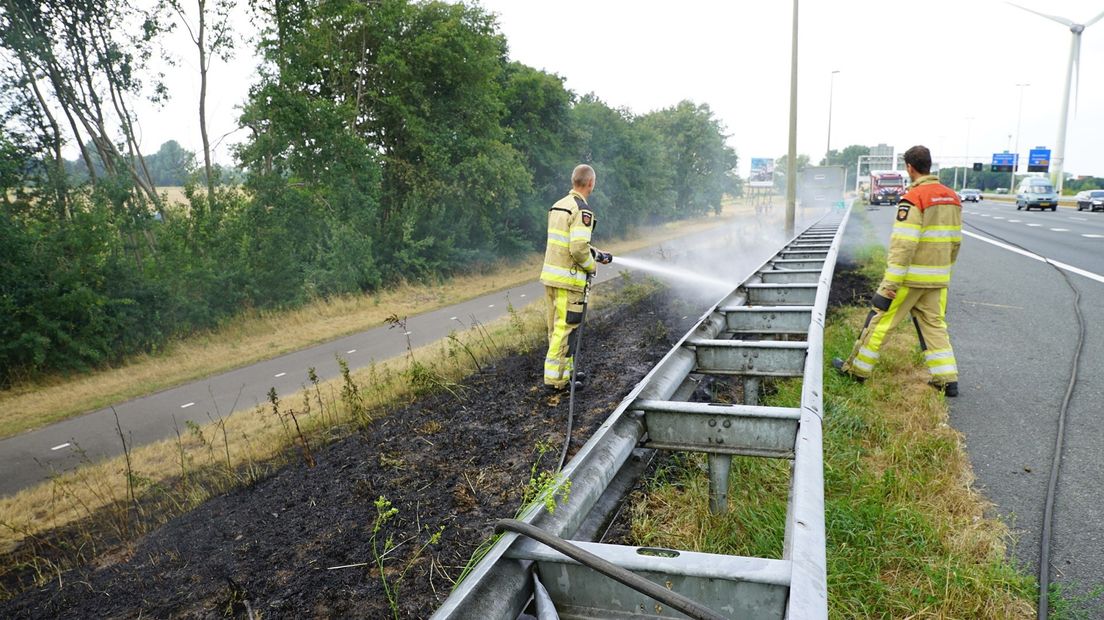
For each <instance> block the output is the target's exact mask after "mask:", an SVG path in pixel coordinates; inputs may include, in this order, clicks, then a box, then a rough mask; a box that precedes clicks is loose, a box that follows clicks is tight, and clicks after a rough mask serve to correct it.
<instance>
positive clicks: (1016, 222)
mask: <svg viewBox="0 0 1104 620" xmlns="http://www.w3.org/2000/svg"><path fill="white" fill-rule="evenodd" d="M1008 221H1009V222H1010V223H1012V224H1019V223H1020V222H1022V221H1023V220H1008Z"/></svg>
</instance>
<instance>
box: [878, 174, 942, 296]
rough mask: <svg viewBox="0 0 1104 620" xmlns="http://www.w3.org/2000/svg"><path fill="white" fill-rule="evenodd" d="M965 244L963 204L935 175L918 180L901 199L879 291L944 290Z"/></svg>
mask: <svg viewBox="0 0 1104 620" xmlns="http://www.w3.org/2000/svg"><path fill="white" fill-rule="evenodd" d="M961 244H962V203H961V202H959V200H958V195H957V194H955V193H954V191H953V190H951V189H950V188H948V187H947V186H945V185H942V184H941V183H939V179H938V178H937V177H935V176H933V175H926V176H922V177H920V178H919V179H916V182H914V183H913V184H912V185H911V186H910V187H909V190H908V191H907V192H906V193H905V195H904V196H903V197H901V202H900V203H899V204H898V206H897V218H896V221H894V222H893V235H892V236H890V239H889V256H888V257H887V258H886V270H885V276H884V277H883V279H882V284H881V286H880V287H879V289H884V290H891V291H892V290H896V289H897V287H898V286H901V285H904V286H909V287H913V288H944V287H946V286H947V285H948V284H950V282H951V270H952V268H953V267H954V263H955V260H956V259H957V258H958V248H959V246H960V245H961Z"/></svg>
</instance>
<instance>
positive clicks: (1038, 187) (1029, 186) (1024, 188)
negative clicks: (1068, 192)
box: [1016, 177, 1058, 211]
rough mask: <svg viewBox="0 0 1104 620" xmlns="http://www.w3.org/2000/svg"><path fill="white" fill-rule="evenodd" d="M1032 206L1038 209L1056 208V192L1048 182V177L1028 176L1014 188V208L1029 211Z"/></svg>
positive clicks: (1052, 209)
mask: <svg viewBox="0 0 1104 620" xmlns="http://www.w3.org/2000/svg"><path fill="white" fill-rule="evenodd" d="M1032 208H1035V209H1039V210H1040V211H1041V210H1043V209H1046V208H1049V209H1050V210H1051V211H1057V210H1058V194H1057V193H1055V191H1054V186H1053V185H1051V184H1050V179H1047V178H1044V177H1028V178H1026V179H1024V180H1023V181H1022V182H1021V183H1020V187H1019V189H1017V190H1016V210H1017V211H1019V210H1020V209H1027V210H1028V211H1030V210H1031V209H1032Z"/></svg>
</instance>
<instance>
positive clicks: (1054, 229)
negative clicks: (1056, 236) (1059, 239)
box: [1051, 228, 1069, 232]
mask: <svg viewBox="0 0 1104 620" xmlns="http://www.w3.org/2000/svg"><path fill="white" fill-rule="evenodd" d="M1051 230H1052V231H1054V232H1069V229H1068V228H1051Z"/></svg>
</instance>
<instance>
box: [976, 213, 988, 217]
mask: <svg viewBox="0 0 1104 620" xmlns="http://www.w3.org/2000/svg"><path fill="white" fill-rule="evenodd" d="M978 215H980V216H981V217H989V214H988V213H979V214H978Z"/></svg>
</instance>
